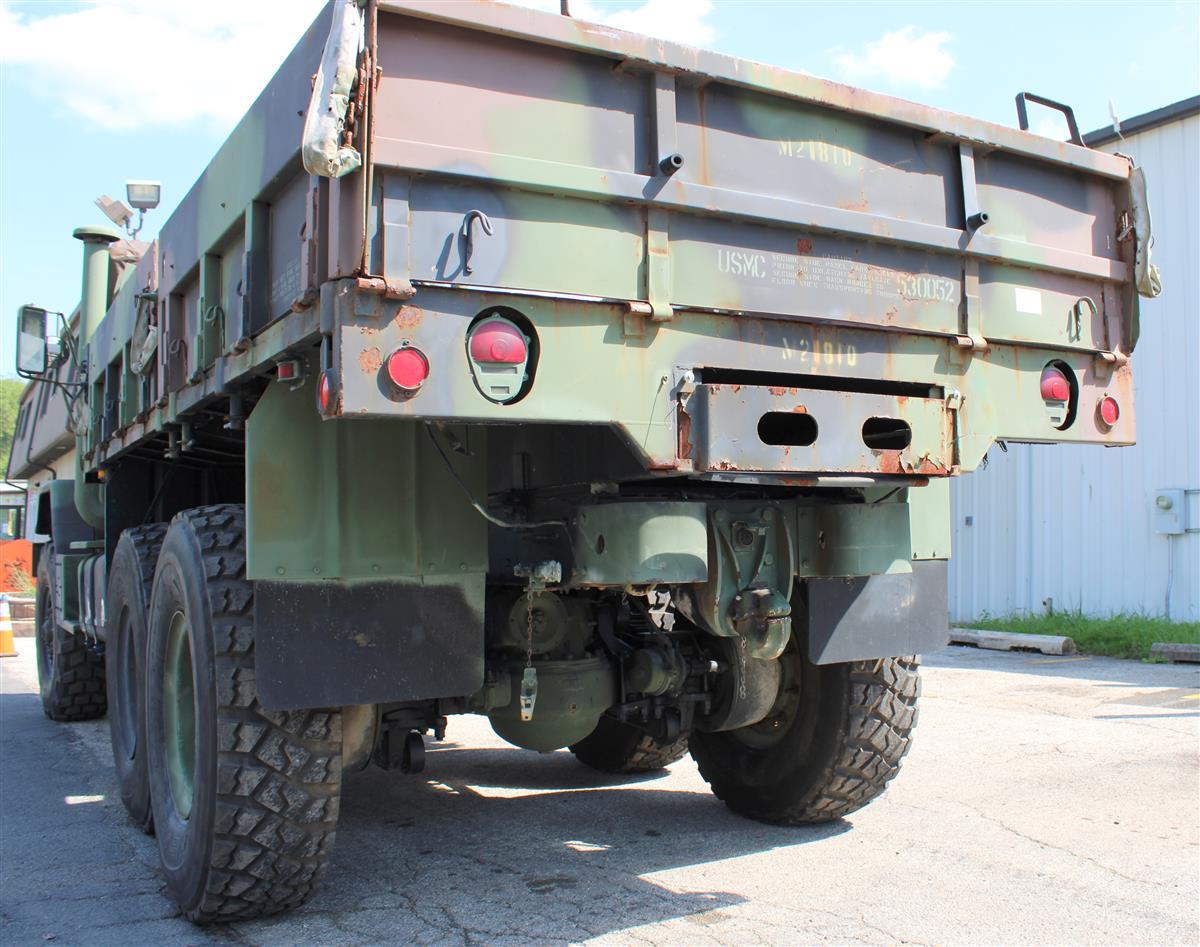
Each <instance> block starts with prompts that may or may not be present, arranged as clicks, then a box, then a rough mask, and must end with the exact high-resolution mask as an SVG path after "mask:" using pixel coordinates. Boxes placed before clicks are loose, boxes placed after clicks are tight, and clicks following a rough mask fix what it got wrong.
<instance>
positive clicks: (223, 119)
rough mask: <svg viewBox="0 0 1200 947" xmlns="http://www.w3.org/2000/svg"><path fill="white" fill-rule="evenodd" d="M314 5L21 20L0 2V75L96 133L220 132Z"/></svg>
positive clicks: (73, 8) (266, 0) (127, 1)
mask: <svg viewBox="0 0 1200 947" xmlns="http://www.w3.org/2000/svg"><path fill="white" fill-rule="evenodd" d="M321 6H322V0H256V2H254V3H246V2H244V0H207V2H205V3H191V2H179V0H106V2H103V3H99V2H87V3H82V4H79V5H75V4H71V5H64V6H62V7H56V9H57V10H62V11H63V12H55V13H51V14H50V15H48V16H37V17H34V16H29V15H22V14H20V13H17V12H16V11H15V10H14V9H12V8H11V7H8V6H0V64H2V65H3V67H4V72H5V79H6V81H10V82H17V83H20V84H21V85H22V86H24V87H25V88H26V89H28V90H29V91H30V92H31V93H33V94H34V95H36V96H37V97H46V98H50V99H52V100H54V101H57V102H58V103H60V104H61V105H63V106H65V107H66V108H67V109H68V110H69V111H70V112H73V113H75V114H76V115H79V116H82V117H83V118H86V119H89V120H90V121H92V122H95V123H96V124H97V125H100V126H102V127H105V128H111V129H126V128H140V127H145V126H164V125H166V126H170V125H184V124H188V123H190V122H195V121H211V122H213V123H215V124H217V125H220V126H226V127H227V126H230V125H232V124H233V123H234V122H236V121H237V119H238V118H240V117H241V115H242V114H243V113H244V112H245V111H246V109H247V108H249V107H250V103H251V102H253V101H254V99H255V97H257V95H258V93H259V92H261V91H262V88H263V86H265V85H266V83H267V81H268V80H269V79H270V78H271V76H272V75H273V74H274V72H275V70H276V69H277V68H278V67H279V64H280V62H282V61H283V59H284V57H285V56H286V55H287V54H288V52H290V51H291V49H292V47H293V46H294V45H295V44H296V42H297V41H298V40H299V38H300V36H301V35H302V34H303V32H304V30H305V29H307V28H308V25H309V24H310V23H311V22H312V20H313V19H314V18H315V17H316V15H317V13H318V11H319V10H320V9H321Z"/></svg>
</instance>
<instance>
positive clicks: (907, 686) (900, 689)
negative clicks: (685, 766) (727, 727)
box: [697, 656, 921, 825]
mask: <svg viewBox="0 0 1200 947" xmlns="http://www.w3.org/2000/svg"><path fill="white" fill-rule="evenodd" d="M919 666H920V661H919V659H918V658H916V657H915V656H913V657H901V658H880V659H878V660H874V661H855V662H853V663H851V664H850V665H849V668H848V672H847V673H848V677H849V680H848V685H847V686H848V697H847V701H846V708H845V710H846V712H845V714H844V715H843V716H842V719H841V724H840V727H839V729H838V732H837V733H836V735H835V738H836V742H835V746H836V749H835V752H834V754H833V757H832V761H831V764H830V765H828V766H827V767H826V768H825V770H824V772H822V773H821V774H820V777H819V778H818V779H817V781H816V787H817V788H816V792H815V793H809V794H808V795H807V797H806V798H803V799H799V800H797V801H796V803H795V804H794V805H792V806H788V807H784V808H783V809H781V810H777V811H773V812H755V811H753V810H750V809H747V808H746V807H745V806H744V805H732V803H731V799H730V798H729V797H730V796H731V795H732V793H731V792H727V791H726V790H725V789H724V787H723V785H722V781H721V779H720V774H719V773H715V772H712V771H711V770H710V769H709V767H708V766H706V765H705V763H704V761H703V760H702V759H697V763H698V764H699V768H700V775H701V776H703V777H704V779H705V780H706V781H707V782H708V783H709V785H710V786H711V787H712V790H713V792H714V793H715V794H716V796H717V797H718V798H720V799H722V800H723V801H725V802H726V803H727V804H731V805H732V807H733V808H736V809H738V810H739V811H742V812H744V813H745V814H746V815H750V816H752V817H754V818H759V819H763V820H765V821H770V822H779V823H784V824H789V825H798V824H803V823H811V822H831V821H833V820H834V819H840V818H842V817H843V816H846V815H849V814H850V813H852V812H855V811H856V810H858V809H861V808H862V807H863V806H865V805H866V804H867V803H869V802H871V801H872V800H873V799H875V798H876V797H878V796H880V795H882V794H883V792H884V790H885V789H886V788H887V784H888V783H889V782H891V780H892V779H893V778H894V777H895V776H896V774H897V773H898V772H899V771H900V763H901V760H902V759H903V758H904V756H905V754H906V753H908V750H909V747H910V746H911V745H912V733H913V728H914V727H915V726H916V724H917V716H918V708H917V700H918V698H919V697H920V695H921V676H920V671H919Z"/></svg>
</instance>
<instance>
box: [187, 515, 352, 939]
mask: <svg viewBox="0 0 1200 947" xmlns="http://www.w3.org/2000/svg"><path fill="white" fill-rule="evenodd" d="M179 516H180V517H186V518H187V519H188V520H189V521H190V523H191V526H192V529H193V530H194V532H195V535H196V537H197V539H198V540H199V542H200V549H201V552H202V554H203V556H204V568H205V574H206V578H207V588H208V599H209V605H210V607H211V609H212V630H213V653H214V658H215V664H216V668H215V671H216V697H217V751H218V754H217V798H216V814H215V821H214V833H213V846H212V859H211V862H210V871H209V875H208V881H207V886H206V890H205V892H204V895H203V897H202V898H201V899H200V901H199V903H198V904H197V905H196V907H195V908H193V909H192V910H191V911H188V912H187V916H188V918H189V919H190V920H192V921H196V922H200V923H204V922H209V921H218V920H219V921H228V920H239V919H248V918H255V917H264V916H266V915H270V914H275V913H277V912H280V911H285V910H288V909H290V908H293V907H296V906H297V905H299V904H301V903H303V902H304V901H306V900H307V899H308V898H309V897H310V896H311V895H312V893H313V892H314V890H315V889H316V887H317V884H318V882H319V881H320V879H321V876H322V875H323V874H324V869H325V861H326V858H327V856H328V855H329V853H330V852H331V851H332V849H333V843H334V837H335V834H336V827H337V817H338V808H339V798H340V797H339V792H340V788H341V766H342V758H341V752H342V733H341V713H340V711H338V710H288V711H271V710H265V709H263V708H262V707H261V706H260V705H259V703H258V698H257V696H256V693H255V686H254V621H253V615H254V600H253V599H254V592H253V584H252V583H251V582H249V581H248V580H247V579H246V539H245V525H244V524H245V513H244V509H243V508H242V507H241V506H239V505H222V506H209V507H200V508H197V509H193V510H187V511H185V512H183V513H180V514H179Z"/></svg>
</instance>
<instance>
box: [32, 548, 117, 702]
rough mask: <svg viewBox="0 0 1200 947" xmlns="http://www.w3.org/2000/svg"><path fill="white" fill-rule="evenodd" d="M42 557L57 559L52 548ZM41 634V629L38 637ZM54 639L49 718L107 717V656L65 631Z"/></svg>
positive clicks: (47, 574) (47, 577) (76, 634)
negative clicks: (105, 669) (55, 652)
mask: <svg viewBox="0 0 1200 947" xmlns="http://www.w3.org/2000/svg"><path fill="white" fill-rule="evenodd" d="M42 555H43V561H46V558H45V557H47V556H52V555H53V547H49V546H48V547H47V548H46V550H45V551H44V552H43V554H42ZM39 571H41V570H39ZM45 579H46V581H47V582H51V581H53V579H52V577H51V576H50V574H49V567H47V570H46V575H45ZM49 594H51V600H50V603H49V608H50V609H51V615H50V620H51V621H54V615H53V609H54V600H53V593H52V592H51V593H49ZM39 620H40V615H39ZM40 631H41V629H37V632H38V633H40ZM54 638H55V641H56V648H57V651H58V653H57V654H56V655H55V658H54V679H53V680H52V681H51V682H50V691H49V693H48V694H47V696H46V698H45V699H44V701H43V703H42V706H43V708H44V709H45V711H46V716H47V717H49V718H50V719H51V720H58V721H63V722H71V721H76V720H95V719H97V718H98V717H103V716H104V715H105V713H107V711H108V693H107V691H106V690H105V683H106V678H105V671H104V654H103V652H101V651H98V650H96V649H94V648H90V647H88V643H87V640H86V639H85V638H84V636H83V635H82V634H78V633H72V632H68V631H64V630H63V629H62V628H55V629H54Z"/></svg>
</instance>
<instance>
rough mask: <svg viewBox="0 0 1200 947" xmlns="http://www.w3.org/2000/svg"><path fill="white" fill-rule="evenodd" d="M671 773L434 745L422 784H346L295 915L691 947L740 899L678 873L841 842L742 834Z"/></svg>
mask: <svg viewBox="0 0 1200 947" xmlns="http://www.w3.org/2000/svg"><path fill="white" fill-rule="evenodd" d="M676 768H677V769H678V770H680V772H681V774H686V775H687V777H688V778H687V779H686V780H685V779H670V778H668V777H667V775H666V774H656V775H642V776H635V777H629V776H611V775H607V774H602V773H597V772H594V771H592V770H589V769H587V768H586V767H584V766H582V765H581V764H579V763H577V762H576V761H575V760H574V758H573V757H572V756H571V755H570V754H569V753H568V752H566V751H559V752H557V753H550V754H535V753H530V752H527V751H522V750H517V749H511V750H510V749H477V750H470V749H462V748H459V747H444V748H437V745H436V744H430V752H429V754H428V757H427V766H426V771H425V772H424V773H423V774H421V775H420V776H404V775H402V774H399V773H384V772H381V771H379V770H374V771H372V770H368V771H365V772H362V773H357V774H350V775H349V776H348V777H347V780H346V784H345V789H344V794H343V803H342V817H341V822H340V825H339V829H338V843H337V850H336V854H335V856H334V864H333V865H331V867H330V873H329V875H327V877H326V882H325V887H324V890H323V891H322V894H321V895H320V896H319V897H318V898H317V899H316V900H315V901H314V902H313V903H312V904H311V905H310V907H309V908H308V909H307V910H306V911H305V913H306V914H328V915H329V916H330V919H331V920H332V921H334V922H335V923H336V922H338V921H339V920H341V919H345V918H347V917H350V916H351V915H353V917H354V918H355V920H361V915H362V912H363V910H364V908H367V907H370V906H371V905H375V906H377V907H378V908H379V910H380V912H381V916H380V918H379V922H380V923H381V924H382V923H387V924H390V925H395V924H399V925H400V927H399V928H396V927H388V928H387V929H388V931H389V937H396V938H399V937H418V938H421V937H423V936H424V933H423V931H422V926H423V927H424V928H426V929H428V928H432V929H433V930H432V931H429V933H434V932H442V933H456V934H459V935H462V936H467V937H468V938H470V937H478V938H481V939H485V940H487V941H488V942H489V943H493V942H496V941H497V940H500V941H503V940H505V939H511V940H512V941H514V942H517V941H521V942H528V941H529V940H530V939H537V940H542V941H545V940H551V941H554V942H562V941H576V940H579V939H582V938H587V937H595V936H600V935H603V934H606V933H613V932H617V931H621V930H625V929H628V928H631V927H636V926H639V925H643V924H654V923H660V922H663V921H666V920H671V919H676V918H683V919H688V920H690V923H694V924H697V925H699V926H698V927H696V928H694V929H695V930H696V931H697V934H699V932H700V930H701V928H702V927H703V926H704V924H705V917H704V916H705V915H708V914H709V912H712V911H714V910H717V909H720V908H723V907H730V906H734V905H737V904H741V903H742V902H743V901H745V900H746V899H745V898H743V897H742V896H740V895H736V894H732V893H729V892H726V891H721V890H719V889H714V890H704V889H702V890H695V889H694V888H693V889H692V890H678V889H676V888H674V887H672V885H671V879H670V877H669V876H670V873H671V872H672V871H673V870H675V869H680V868H691V867H693V866H697V865H702V864H704V863H706V862H714V861H720V860H724V859H729V858H737V857H740V856H745V855H753V854H755V853H759V852H766V851H771V850H774V849H778V848H781V847H792V846H802V845H805V844H810V843H815V842H820V841H821V840H823V839H827V838H831V837H833V836H836V835H840V834H842V833H843V832H846V831H848V830H849V828H850V825H849V823H847V822H844V821H839V822H834V823H830V824H828V825H823V826H808V827H802V828H787V827H780V826H770V825H763V824H761V823H756V822H752V821H749V820H746V819H743V818H741V817H739V816H736V815H734V814H733V813H732V812H730V811H729V810H728V809H727V808H726V807H725V806H724V805H723V804H722V803H721V802H720V801H719V800H717V799H716V798H715V797H713V796H712V795H711V794H710V793H709V792H708V790H707V787H706V786H705V787H704V788H703V790H701V789H700V787H701V786H703V784H702V783H698V780H697V778H696V776H695V771H694V769H693V768H692V767H691V763H690V762H686V761H685V762H681V763H679V764H676ZM681 783H686V785H681ZM693 787H695V788H693ZM798 857H803V856H798ZM690 877H692V878H695V877H696V876H695V875H694V874H693V875H691V876H690ZM771 883H772V882H771V880H770V879H769V878H764V879H763V885H764V890H765V889H766V888H768V887H769V886H770V885H771ZM709 920H710V922H711V920H712V918H710V919H709ZM257 927H258V926H257V925H255V928H256V930H255V936H256V937H257V933H258V931H257ZM239 928H240V929H245V928H246V925H239ZM356 930H357V932H358V933H360V934H366V935H367V936H372V935H373V934H374V933H375V932H374V931H364V930H359V929H356ZM379 932H380V933H382V928H380V931H379ZM684 939H686V937H685V938H684Z"/></svg>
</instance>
